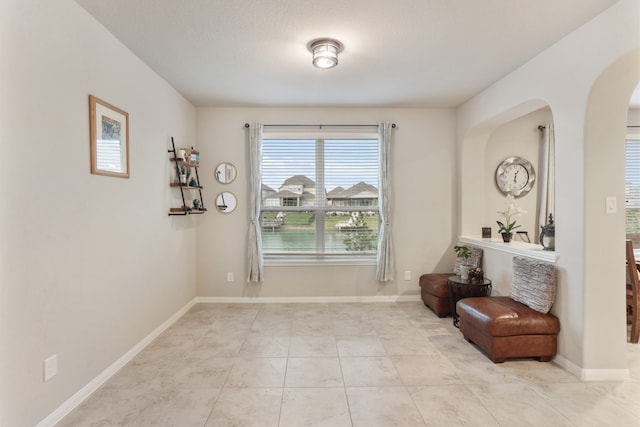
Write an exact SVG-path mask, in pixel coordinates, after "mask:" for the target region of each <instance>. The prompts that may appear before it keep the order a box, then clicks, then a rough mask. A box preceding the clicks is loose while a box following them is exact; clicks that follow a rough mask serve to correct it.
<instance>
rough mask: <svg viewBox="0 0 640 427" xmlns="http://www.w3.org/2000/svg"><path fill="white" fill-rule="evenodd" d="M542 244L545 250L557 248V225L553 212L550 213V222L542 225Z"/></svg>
mask: <svg viewBox="0 0 640 427" xmlns="http://www.w3.org/2000/svg"><path fill="white" fill-rule="evenodd" d="M540 228H542V231H541V232H540V244H541V245H542V248H543V249H544V250H545V251H554V250H555V249H556V225H555V224H554V223H553V214H549V223H548V224H545V225H542V226H540Z"/></svg>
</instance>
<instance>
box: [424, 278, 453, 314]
mask: <svg viewBox="0 0 640 427" xmlns="http://www.w3.org/2000/svg"><path fill="white" fill-rule="evenodd" d="M451 275H452V273H443V274H440V273H431V274H423V275H422V276H420V296H421V297H422V302H423V303H424V305H426V306H427V307H429V308H430V309H431V310H433V312H434V313H435V314H436V315H437V316H438V317H445V316H447V315H449V314H451V302H450V301H451V300H450V299H449V285H448V282H447V280H448V279H449V276H451Z"/></svg>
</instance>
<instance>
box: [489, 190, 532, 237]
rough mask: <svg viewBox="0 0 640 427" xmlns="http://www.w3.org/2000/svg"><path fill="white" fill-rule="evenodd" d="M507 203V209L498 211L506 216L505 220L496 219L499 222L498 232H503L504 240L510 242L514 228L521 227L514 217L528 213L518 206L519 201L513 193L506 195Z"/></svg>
mask: <svg viewBox="0 0 640 427" xmlns="http://www.w3.org/2000/svg"><path fill="white" fill-rule="evenodd" d="M505 204H506V208H505V210H504V211H498V214H500V215H502V216H503V217H504V221H496V223H497V224H498V233H500V234H502V240H503V241H504V242H506V243H509V242H510V241H511V237H513V230H515V229H516V228H518V227H520V224H516V221H515V219H513V218H514V217H517V216H520V215H522V214H526V213H527V211H525V210H524V209H522V208H521V207H520V206H518V202H516V199H515V198H514V197H513V196H512V195H508V196H507V197H506V200H505Z"/></svg>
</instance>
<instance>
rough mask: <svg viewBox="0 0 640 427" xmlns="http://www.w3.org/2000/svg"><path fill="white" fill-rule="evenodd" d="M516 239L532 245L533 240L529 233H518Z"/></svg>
mask: <svg viewBox="0 0 640 427" xmlns="http://www.w3.org/2000/svg"><path fill="white" fill-rule="evenodd" d="M516 237H517V238H518V240H520V241H521V242H525V243H531V239H530V238H529V232H528V231H516Z"/></svg>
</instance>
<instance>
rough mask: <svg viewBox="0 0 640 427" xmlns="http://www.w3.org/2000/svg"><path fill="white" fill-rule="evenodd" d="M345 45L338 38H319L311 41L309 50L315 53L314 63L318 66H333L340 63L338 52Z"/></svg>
mask: <svg viewBox="0 0 640 427" xmlns="http://www.w3.org/2000/svg"><path fill="white" fill-rule="evenodd" d="M342 49H343V46H342V43H340V42H339V41H338V40H333V39H317V40H313V41H311V42H309V50H310V51H311V53H312V54H313V65H315V66H316V67H318V68H333V67H335V66H336V65H338V53H340V52H342Z"/></svg>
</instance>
